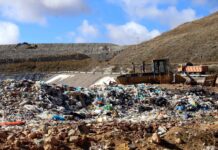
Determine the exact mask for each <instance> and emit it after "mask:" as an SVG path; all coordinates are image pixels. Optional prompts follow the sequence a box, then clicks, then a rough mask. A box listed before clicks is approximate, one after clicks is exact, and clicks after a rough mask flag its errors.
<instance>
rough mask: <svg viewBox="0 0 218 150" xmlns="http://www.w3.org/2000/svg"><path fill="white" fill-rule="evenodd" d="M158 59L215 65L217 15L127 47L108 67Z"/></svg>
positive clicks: (216, 57)
mask: <svg viewBox="0 0 218 150" xmlns="http://www.w3.org/2000/svg"><path fill="white" fill-rule="evenodd" d="M158 58H169V59H170V61H171V62H175V63H180V62H187V61H191V62H207V63H208V62H218V12H216V13H214V14H212V15H210V16H208V17H205V18H202V19H200V20H197V21H193V22H189V23H185V24H183V25H181V26H179V27H177V28H175V29H173V30H172V31H169V32H166V33H163V34H162V35H160V36H159V37H156V38H154V39H152V40H150V41H147V42H143V43H141V44H139V45H137V46H136V45H133V46H130V47H128V48H127V49H126V50H123V51H122V52H121V53H120V54H119V55H117V56H116V57H115V58H114V59H112V61H111V63H114V64H120V63H121V64H129V63H131V62H141V61H143V60H145V61H147V62H150V61H151V60H152V59H158Z"/></svg>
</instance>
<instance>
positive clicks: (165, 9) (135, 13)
mask: <svg viewBox="0 0 218 150" xmlns="http://www.w3.org/2000/svg"><path fill="white" fill-rule="evenodd" d="M109 1H110V2H111V1H112V2H114V3H118V4H119V5H120V6H121V7H122V8H123V10H124V11H125V12H126V13H127V14H128V16H129V17H130V18H131V19H149V20H153V21H160V22H161V23H162V24H165V25H167V26H169V27H170V28H174V27H176V26H178V25H180V24H182V23H184V22H187V21H192V20H194V19H196V18H197V16H196V13H195V10H193V9H191V8H187V9H183V10H178V9H177V8H176V7H175V5H176V4H177V0H152V1H151V0H134V1H133V0H120V1H118V2H115V0H109ZM163 5H164V6H163Z"/></svg>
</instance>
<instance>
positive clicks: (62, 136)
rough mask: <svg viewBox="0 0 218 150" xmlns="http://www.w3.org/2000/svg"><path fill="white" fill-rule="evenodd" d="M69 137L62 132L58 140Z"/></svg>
mask: <svg viewBox="0 0 218 150" xmlns="http://www.w3.org/2000/svg"><path fill="white" fill-rule="evenodd" d="M66 137H67V133H65V132H61V133H59V134H58V140H64V139H65V138H66Z"/></svg>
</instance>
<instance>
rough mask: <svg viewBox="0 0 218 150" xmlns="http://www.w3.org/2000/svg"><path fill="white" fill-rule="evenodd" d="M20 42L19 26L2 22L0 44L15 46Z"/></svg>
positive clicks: (0, 25)
mask: <svg viewBox="0 0 218 150" xmlns="http://www.w3.org/2000/svg"><path fill="white" fill-rule="evenodd" d="M18 41H19V28H18V26H17V25H15V24H13V23H10V22H3V21H0V44H14V43H17V42H18Z"/></svg>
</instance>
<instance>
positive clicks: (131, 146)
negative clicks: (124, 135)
mask: <svg viewBox="0 0 218 150" xmlns="http://www.w3.org/2000/svg"><path fill="white" fill-rule="evenodd" d="M128 147H129V150H135V149H137V147H136V145H135V144H133V143H132V144H129V145H128Z"/></svg>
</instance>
